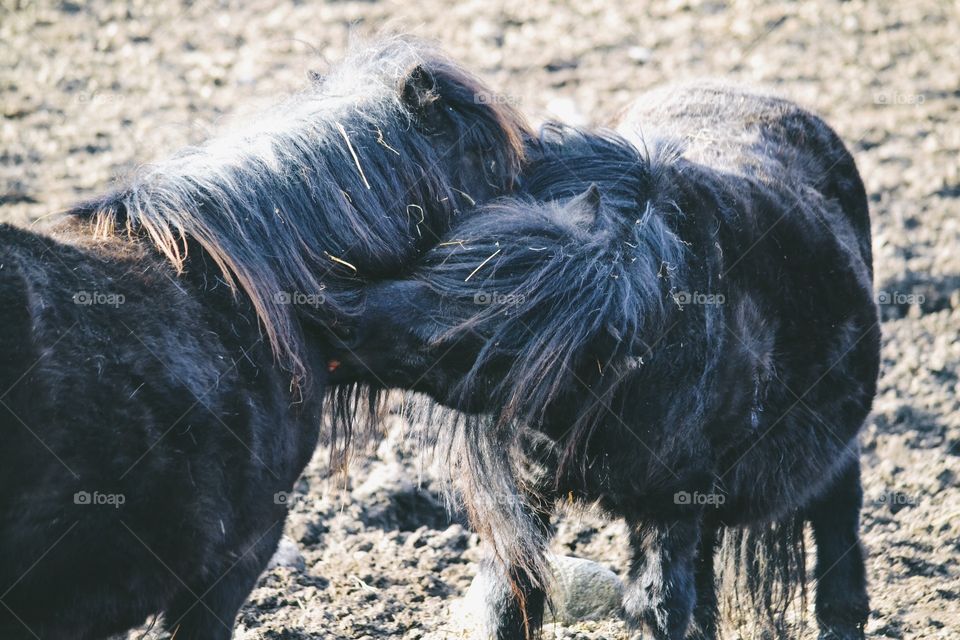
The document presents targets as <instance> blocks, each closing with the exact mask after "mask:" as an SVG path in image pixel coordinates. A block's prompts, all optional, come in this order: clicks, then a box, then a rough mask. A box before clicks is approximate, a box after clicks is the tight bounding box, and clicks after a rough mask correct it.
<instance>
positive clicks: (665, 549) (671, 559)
mask: <svg viewBox="0 0 960 640" xmlns="http://www.w3.org/2000/svg"><path fill="white" fill-rule="evenodd" d="M699 542H700V524H699V522H698V521H696V520H694V521H687V520H684V521H677V522H672V523H649V522H643V523H631V531H630V546H631V549H632V552H633V559H632V561H631V563H630V571H629V574H628V577H627V585H626V589H625V591H624V598H623V609H624V613H625V614H626V618H627V621H628V622H629V623H631V624H632V625H634V626H637V627H640V628H641V629H642V630H644V631H646V632H647V633H649V634H651V635H652V636H653V637H654V638H655V639H656V640H683V638H685V637H686V633H687V629H688V627H689V626H690V619H691V617H692V614H693V608H694V603H695V600H696V590H695V583H696V578H695V575H696V556H697V546H698V544H699Z"/></svg>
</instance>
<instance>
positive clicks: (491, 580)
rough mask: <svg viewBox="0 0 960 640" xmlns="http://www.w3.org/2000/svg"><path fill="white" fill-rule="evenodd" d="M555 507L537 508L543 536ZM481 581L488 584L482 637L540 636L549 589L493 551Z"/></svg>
mask: <svg viewBox="0 0 960 640" xmlns="http://www.w3.org/2000/svg"><path fill="white" fill-rule="evenodd" d="M551 511H552V509H550V510H548V509H547V508H544V509H543V510H536V511H534V513H535V515H536V518H535V520H536V523H537V525H538V526H539V527H540V531H541V533H542V534H543V538H544V540H545V541H546V540H547V539H549V531H550V515H551ZM477 577H478V580H479V582H480V583H481V584H483V585H485V587H486V592H485V593H484V600H485V608H486V610H485V621H484V628H483V632H482V633H481V635H480V637H483V638H496V640H531V639H532V638H537V637H539V636H540V629H541V627H542V626H543V613H544V607H545V606H546V601H547V598H546V592H545V591H544V590H543V587H542V586H538V584H537V582H536V580H534V578H533V576H531V575H530V574H529V573H528V572H527V571H526V570H524V569H523V568H521V567H516V566H504V564H503V563H502V562H500V561H499V560H497V559H496V558H494V557H493V555H492V554H490V555H489V556H488V557H487V558H486V559H485V560H484V561H483V562H482V563H481V565H480V570H479V573H478V576H477Z"/></svg>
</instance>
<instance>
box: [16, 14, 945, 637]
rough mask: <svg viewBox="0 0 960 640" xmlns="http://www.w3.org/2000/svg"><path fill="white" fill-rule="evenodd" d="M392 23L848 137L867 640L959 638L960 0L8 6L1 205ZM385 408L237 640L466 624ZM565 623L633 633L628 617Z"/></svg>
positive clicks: (465, 540)
mask: <svg viewBox="0 0 960 640" xmlns="http://www.w3.org/2000/svg"><path fill="white" fill-rule="evenodd" d="M384 28H386V29H390V30H393V31H400V30H402V31H410V32H413V33H415V34H418V35H421V36H425V37H428V38H433V39H436V40H437V41H439V42H440V43H441V44H442V46H443V47H444V48H446V49H447V50H448V51H449V52H450V53H452V54H453V55H454V56H456V57H457V58H459V59H460V60H462V61H463V62H464V63H465V64H467V65H468V66H469V67H471V68H472V69H474V70H475V71H476V72H477V73H479V74H481V75H482V76H483V77H484V78H485V79H487V80H488V81H489V82H490V83H491V84H492V85H493V86H494V87H496V88H497V89H498V90H500V91H501V92H503V94H504V95H505V96H507V97H508V99H510V100H511V101H513V102H514V103H515V104H516V105H517V106H518V107H519V108H521V109H522V110H524V111H525V112H526V113H528V114H529V115H530V116H531V118H532V119H534V120H537V119H544V118H547V117H557V118H561V119H564V120H567V121H569V122H571V123H578V124H579V123H588V122H601V123H602V122H604V121H605V120H608V119H609V118H611V117H612V116H613V115H614V114H615V113H616V112H617V111H618V110H619V109H620V108H622V107H623V106H624V105H626V104H627V103H628V102H629V101H630V99H631V96H633V95H635V94H636V93H637V92H639V91H641V90H643V89H646V88H649V87H652V86H654V85H657V84H658V83H662V82H665V81H669V80H678V79H686V78H695V77H703V76H721V77H724V78H727V79H730V80H733V81H742V82H749V83H754V84H762V85H766V86H769V87H772V88H773V89H775V90H776V91H778V92H780V93H782V94H784V95H786V96H788V97H791V98H793V99H795V100H797V101H799V102H801V103H803V104H805V105H807V106H808V107H810V108H812V109H814V110H816V111H817V112H819V113H821V114H822V115H823V116H824V117H825V118H826V120H827V121H828V122H829V123H831V124H832V125H833V126H834V127H835V128H836V129H837V131H838V132H839V133H840V134H841V136H842V137H843V138H844V139H845V140H846V141H847V142H848V145H849V147H850V148H851V150H852V151H853V153H854V155H855V157H856V159H857V162H858V164H859V166H860V170H861V172H862V174H863V176H864V179H865V182H866V185H867V190H868V192H869V194H870V201H871V206H872V213H873V220H874V241H873V247H874V256H875V264H876V283H877V290H878V292H879V294H878V301H879V302H880V304H881V311H882V314H883V318H884V323H883V333H884V345H883V369H882V373H881V380H880V391H879V395H878V397H877V401H876V410H875V412H874V415H873V416H872V417H871V419H870V420H869V421H868V423H867V425H866V427H865V428H864V431H863V434H862V445H863V450H864V468H865V487H866V505H865V509H864V520H863V527H862V528H863V533H864V541H865V545H866V547H867V550H868V553H869V564H868V572H869V579H870V584H871V591H872V599H873V602H872V604H873V608H874V611H873V615H872V617H871V621H870V624H869V627H868V636H869V637H870V638H872V639H880V638H891V639H901V638H902V639H912V638H916V639H923V640H930V639H944V640H953V639H956V638H960V486H958V485H960V402H958V399H957V392H958V387H960V382H958V371H960V340H958V332H960V291H958V285H960V8H958V5H957V4H956V3H954V2H949V1H943V2H937V1H934V0H919V1H917V2H893V1H879V2H866V1H864V0H852V1H850V2H844V3H835V2H829V1H827V0H817V1H814V2H803V3H787V2H777V1H764V0H753V1H737V0H734V1H731V2H719V1H716V0H668V1H659V0H658V1H656V2H651V3H643V2H612V1H611V2H604V1H603V0H582V1H579V2H566V1H561V0H530V1H527V2H515V1H514V2H508V1H505V0H470V1H467V2H462V3H459V4H448V3H447V2H446V1H445V0H420V1H419V2H416V3H401V2H399V1H397V0H334V1H331V2H327V3H319V2H309V1H306V0H302V1H294V2H286V1H283V0H270V1H263V0H249V1H245V2H230V1H227V0H223V1H214V0H195V1H192V2H191V1H178V0H131V1H129V2H109V1H107V0H89V1H86V2H80V1H72V0H69V1H64V2H53V1H52V0H0V96H2V99H0V220H4V221H16V222H19V223H24V224H29V223H34V222H36V221H38V220H41V219H44V218H46V217H47V216H50V215H52V214H55V213H56V212H57V211H58V210H59V209H61V208H63V207H65V206H67V205H68V204H70V203H71V202H73V201H75V200H76V199H78V198H81V197H85V196H90V195H93V194H95V193H97V192H100V191H103V190H104V189H106V188H108V187H110V186H111V185H112V184H113V183H115V182H116V181H118V180H122V179H123V177H124V176H125V175H127V174H128V173H129V172H130V171H131V170H132V169H134V168H135V167H136V166H137V165H139V164H141V163H144V162H148V161H150V160H152V159H156V158H159V157H162V155H163V154H165V153H168V152H170V151H171V150H174V149H176V148H178V147H180V146H183V145H185V144H189V143H195V142H198V141H200V140H202V139H203V138H204V137H205V136H206V135H207V133H208V132H209V131H210V129H211V128H213V127H214V126H215V125H216V124H217V123H218V121H220V120H221V119H223V118H225V117H230V116H233V115H235V114H238V113H242V112H245V111H248V110H250V109H254V108H256V107H257V106H258V105H262V104H263V103H265V102H271V101H275V100H277V99H278V98H279V97H280V96H282V95H284V94H286V93H289V92H291V91H294V90H296V89H297V88H298V87H299V86H301V85H302V84H303V83H304V82H305V79H306V74H307V72H308V71H309V70H311V69H320V70H322V69H323V68H324V66H325V65H326V64H327V63H328V61H332V60H336V59H337V58H338V57H340V56H341V54H342V53H343V51H344V49H345V47H346V46H347V43H348V40H349V39H350V38H351V34H354V35H363V34H369V33H371V32H374V31H377V30H380V29H384ZM396 409H397V411H398V412H399V407H397V408H396ZM392 420H393V428H392V429H391V431H390V434H389V435H388V438H387V439H386V440H385V441H384V443H382V444H381V445H380V446H379V447H377V448H376V449H375V450H371V451H370V452H369V454H370V455H369V456H367V457H363V456H358V458H357V460H356V461H355V463H354V464H353V465H352V466H351V467H350V472H349V474H348V475H347V476H343V475H335V476H332V477H331V476H330V474H329V473H328V470H327V465H326V463H325V461H326V457H325V453H324V452H323V451H320V452H318V455H317V458H316V461H315V463H314V464H313V465H311V467H310V468H309V469H308V470H307V472H306V473H305V475H304V477H303V479H302V480H301V481H300V483H299V485H298V487H297V493H296V494H295V495H294V496H292V497H291V500H292V502H293V503H294V505H293V515H292V517H291V518H290V520H289V522H288V531H287V535H288V536H289V542H287V543H285V545H284V548H283V549H282V551H283V553H281V554H280V555H279V556H278V562H279V566H276V567H274V568H272V569H271V570H269V571H268V572H267V573H266V574H265V575H264V576H263V577H262V579H261V580H260V583H259V585H258V587H257V589H256V590H255V591H254V593H253V595H252V597H251V599H250V601H249V603H248V604H247V605H246V606H245V608H244V609H243V611H242V613H241V617H240V620H239V625H238V630H237V637H238V638H244V639H251V640H252V639H262V640H300V639H307V638H324V639H325V638H337V639H351V640H368V639H372V638H404V639H407V640H415V639H419V638H424V639H427V638H430V639H439V638H453V637H462V634H463V632H462V631H460V630H458V628H457V625H456V622H457V620H456V618H457V613H456V612H457V608H456V607H455V606H454V605H455V602H456V600H457V599H458V598H459V597H461V596H462V595H463V594H464V593H465V592H466V590H467V588H468V586H469V585H470V581H471V579H472V577H473V575H474V573H475V570H476V566H475V562H476V561H477V559H478V542H477V538H476V536H475V535H473V534H471V533H470V532H469V531H468V530H467V529H466V528H465V527H464V525H463V520H462V517H461V516H459V515H457V514H456V513H454V514H453V515H449V514H448V513H447V510H446V509H445V507H444V505H443V503H442V501H441V499H440V492H439V489H438V486H437V480H436V474H434V473H433V472H432V471H431V466H430V459H429V456H426V455H425V452H422V451H421V450H420V449H419V448H418V447H417V446H416V445H415V444H411V443H410V442H409V441H407V440H405V439H404V438H403V436H402V434H403V433H404V432H405V431H407V430H409V429H413V430H415V429H416V425H408V424H406V423H405V420H404V418H403V417H402V416H401V415H399V413H398V415H397V416H396V417H394V418H392ZM622 539H623V531H622V528H621V526H620V525H619V524H617V523H607V522H604V521H603V520H602V519H601V518H599V517H598V516H597V514H593V513H589V512H587V513H580V512H576V513H570V514H567V515H565V516H564V518H563V519H562V521H561V523H560V535H559V536H558V539H557V542H556V550H557V551H558V552H559V553H563V554H568V555H575V556H580V557H585V558H592V559H594V560H597V561H598V562H600V563H601V564H602V565H605V566H607V567H609V568H610V569H611V570H613V571H614V572H617V573H621V574H622V572H623V570H624V568H625V555H624V549H623V545H622ZM548 631H549V633H550V634H551V635H553V634H555V635H556V636H557V637H563V638H611V639H612V638H619V637H628V636H627V635H626V631H625V630H624V629H623V627H622V625H621V623H620V622H618V621H617V620H615V619H614V620H601V621H595V622H579V623H575V624H572V625H567V626H563V625H555V626H551V627H548ZM144 634H146V635H148V636H149V635H153V632H150V631H147V632H140V633H139V634H138V635H144ZM132 637H137V636H136V635H134V636H132ZM731 637H734V636H731ZM745 637H746V636H745ZM810 637H814V636H810Z"/></svg>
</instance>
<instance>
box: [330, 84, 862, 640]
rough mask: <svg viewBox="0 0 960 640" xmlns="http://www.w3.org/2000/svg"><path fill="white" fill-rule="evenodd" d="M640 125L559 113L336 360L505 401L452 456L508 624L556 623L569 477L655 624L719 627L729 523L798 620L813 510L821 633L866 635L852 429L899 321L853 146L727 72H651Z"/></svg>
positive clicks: (671, 629)
mask: <svg viewBox="0 0 960 640" xmlns="http://www.w3.org/2000/svg"><path fill="white" fill-rule="evenodd" d="M619 132H620V133H621V134H622V135H623V136H624V137H620V136H618V135H615V134H612V133H596V132H594V133H590V132H583V131H578V130H574V129H569V128H565V127H562V126H559V125H548V126H547V127H546V128H545V130H544V131H543V133H542V135H541V139H540V143H539V149H536V150H535V151H534V152H532V153H531V158H532V159H531V164H530V166H529V167H528V168H527V169H526V170H525V171H524V178H523V179H524V184H523V189H522V190H523V191H524V192H525V193H526V196H517V197H511V198H509V199H503V200H500V201H496V202H494V203H491V204H488V205H486V206H481V207H478V208H477V209H476V210H475V211H474V212H473V213H472V214H471V215H470V216H469V217H466V218H464V219H463V221H462V222H461V223H460V224H457V225H456V226H455V227H454V228H453V229H451V231H450V233H449V234H448V236H447V237H446V238H445V240H444V241H443V242H440V243H439V244H438V245H437V246H436V247H435V248H433V249H432V250H431V251H430V252H429V253H428V254H426V255H425V256H424V258H423V259H422V260H421V261H420V262H419V263H418V265H417V267H416V268H415V269H414V270H412V272H411V273H410V274H409V275H408V277H406V278H404V279H401V280H397V281H389V282H383V283H378V284H375V285H372V286H371V287H370V288H369V289H368V290H367V291H366V301H365V310H364V313H363V315H362V316H361V320H362V321H361V322H359V323H357V324H356V325H355V326H353V327H352V331H351V332H349V333H348V334H344V335H342V336H341V338H342V340H343V343H344V344H345V345H346V346H347V347H349V348H348V349H344V350H343V351H342V353H339V354H337V356H336V358H337V362H334V363H332V366H335V367H336V371H335V372H334V374H333V376H332V378H331V382H333V381H346V380H363V381H366V382H367V383H369V384H372V385H378V386H389V387H402V388H409V389H413V390H417V391H422V392H426V393H427V394H429V395H430V396H432V397H433V398H434V399H436V400H438V401H439V402H440V403H443V404H445V405H447V406H450V407H454V408H458V409H460V410H463V411H466V412H472V413H480V414H488V416H489V417H488V418H487V419H484V418H483V417H479V418H475V419H473V420H470V419H466V420H464V421H462V422H461V423H460V425H459V426H460V427H461V429H460V430H459V431H458V433H457V435H456V436H455V437H454V438H453V440H452V444H451V446H453V447H455V448H456V450H454V451H453V452H452V454H451V456H450V459H451V460H453V461H455V462H456V463H457V464H458V465H459V468H460V470H461V472H462V473H463V476H464V484H465V493H466V503H467V507H468V508H469V509H470V512H471V514H472V517H473V521H474V522H475V523H476V525H477V526H478V528H479V529H480V531H481V532H482V533H483V534H484V535H485V536H486V538H487V539H488V540H489V541H490V542H491V544H492V547H493V550H494V554H493V556H492V559H491V561H490V562H489V563H488V564H487V565H486V566H485V567H484V569H483V570H484V571H486V572H488V573H489V580H490V583H492V584H495V585H499V586H495V587H494V588H492V590H491V592H490V593H489V594H488V603H489V631H490V633H491V634H492V635H494V636H496V637H498V638H502V639H506V638H513V639H515V638H523V637H527V636H529V635H531V634H533V633H535V630H536V629H537V628H538V626H539V625H540V622H541V616H542V613H543V609H544V604H545V595H544V591H545V586H546V584H547V581H548V579H547V572H546V570H545V565H544V559H543V558H544V550H545V545H546V543H547V540H548V535H549V518H550V514H551V511H552V509H553V506H554V504H555V502H556V500H558V499H562V500H568V499H569V500H579V501H585V502H597V503H599V505H600V506H601V507H602V508H604V509H605V510H607V511H608V512H609V513H611V514H614V515H616V516H619V517H622V518H624V519H625V520H626V522H627V524H628V526H629V531H630V539H629V542H630V546H631V548H632V552H633V559H632V561H631V563H630V565H629V567H627V568H626V573H627V575H628V584H627V587H626V592H625V595H624V600H623V607H624V609H625V613H626V615H627V617H628V619H629V620H630V621H631V622H633V623H635V624H637V625H639V626H641V627H643V628H646V629H647V630H648V631H649V632H650V633H652V634H653V637H655V638H658V639H670V640H680V639H682V638H700V639H707V638H714V637H716V634H717V625H718V615H717V611H718V605H717V601H718V599H717V595H716V593H715V587H714V584H715V572H714V556H715V550H716V549H717V548H718V545H719V543H720V541H721V540H723V539H725V541H726V542H728V543H729V544H725V545H724V546H723V548H724V549H731V548H732V549H733V550H734V552H735V553H736V555H735V557H734V558H733V559H734V564H735V568H737V569H739V570H740V575H739V577H740V579H741V581H740V582H739V584H743V582H746V587H747V588H748V592H749V593H752V594H753V596H754V602H753V604H756V605H757V607H758V608H759V609H760V610H761V611H763V612H765V613H767V614H769V615H770V616H771V618H770V620H771V621H772V622H774V623H776V624H781V625H782V624H783V623H784V620H786V619H787V618H786V613H787V611H786V607H787V604H788V603H789V602H790V600H791V595H792V592H795V590H796V589H795V588H794V589H792V590H791V586H793V587H796V586H800V585H802V584H803V581H804V576H803V573H802V565H803V558H802V549H801V548H800V546H801V545H800V542H801V540H802V538H801V536H802V532H803V523H804V522H809V523H810V524H811V525H812V531H813V536H814V539H815V542H816V545H817V567H816V572H815V573H816V579H817V589H816V616H817V620H818V622H819V626H820V630H821V636H820V637H821V638H823V639H824V640H827V639H830V640H854V639H858V638H862V637H863V628H864V624H865V622H866V620H867V615H868V612H869V605H868V598H867V592H866V585H865V577H864V565H863V556H862V551H861V548H860V544H859V540H858V516H859V509H860V503H861V487H860V472H859V462H858V446H857V441H856V435H857V432H858V430H859V429H860V427H861V425H862V423H863V421H864V419H865V417H866V416H867V414H868V412H869V410H870V406H871V402H872V399H873V396H874V393H875V388H876V377H877V370H878V351H879V329H878V323H877V313H876V309H875V305H874V302H873V295H872V284H871V280H872V267H871V252H870V227H869V215H868V210H867V201H866V197H865V193H864V188H863V184H862V182H861V180H860V177H859V175H858V172H857V170H856V167H855V165H854V162H853V159H852V158H851V156H850V154H849V153H848V152H847V151H846V149H845V148H844V146H843V144H842V143H841V141H840V140H839V139H838V137H837V136H836V135H835V134H834V133H833V132H832V131H831V130H830V128H829V127H827V125H825V124H824V123H823V122H822V121H821V120H819V119H818V118H816V117H815V116H813V115H811V114H810V113H808V112H806V111H804V110H802V109H800V108H799V107H797V106H795V105H794V104H791V103H790V102H787V101H784V100H781V99H776V98H771V97H766V96H763V95H756V94H754V93H751V92H747V91H742V90H737V89H731V88H724V87H721V86H688V87H682V88H673V89H668V90H664V91H660V92H656V93H652V94H648V95H646V96H645V97H643V98H642V99H641V100H640V101H639V102H638V103H637V104H636V105H635V106H634V107H633V108H632V109H631V110H630V112H628V114H627V117H626V118H625V119H624V120H623V122H622V123H621V124H620V126H619ZM627 138H632V139H633V140H634V143H633V144H631V143H630V142H628V141H627ZM638 149H644V151H645V152H643V153H641V152H640V151H638ZM591 185H593V186H591ZM516 425H521V426H522V427H517V426H516ZM761 552H764V553H761ZM774 587H776V589H774ZM783 633H784V631H783V629H781V630H780V631H779V632H778V637H783V636H782V634H783Z"/></svg>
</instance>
